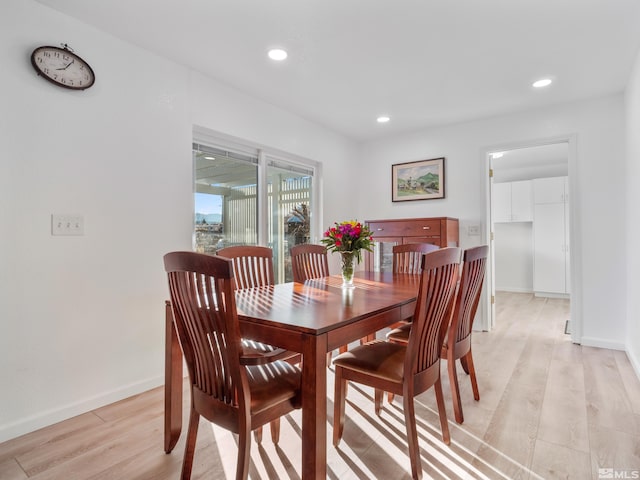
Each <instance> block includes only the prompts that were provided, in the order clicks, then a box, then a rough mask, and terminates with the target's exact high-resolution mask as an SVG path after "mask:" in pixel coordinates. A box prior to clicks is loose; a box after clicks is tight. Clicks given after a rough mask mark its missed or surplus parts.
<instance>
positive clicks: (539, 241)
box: [533, 203, 566, 293]
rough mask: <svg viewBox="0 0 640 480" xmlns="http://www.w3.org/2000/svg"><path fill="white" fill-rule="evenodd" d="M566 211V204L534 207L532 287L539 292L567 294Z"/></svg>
mask: <svg viewBox="0 0 640 480" xmlns="http://www.w3.org/2000/svg"><path fill="white" fill-rule="evenodd" d="M564 210H565V204H563V203H548V204H537V205H536V206H535V209H534V250H535V258H534V267H533V288H534V290H535V291H536V292H547V293H565V292H566V280H565V279H566V264H565V256H566V252H565V250H566V243H565V240H564V232H565V225H564Z"/></svg>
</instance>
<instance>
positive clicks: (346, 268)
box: [340, 252, 356, 288]
mask: <svg viewBox="0 0 640 480" xmlns="http://www.w3.org/2000/svg"><path fill="white" fill-rule="evenodd" d="M340 255H341V256H342V287H343V288H354V285H353V267H354V262H355V256H356V255H355V253H354V252H340Z"/></svg>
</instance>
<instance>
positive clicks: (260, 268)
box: [216, 245, 302, 442]
mask: <svg viewBox="0 0 640 480" xmlns="http://www.w3.org/2000/svg"><path fill="white" fill-rule="evenodd" d="M216 254H217V255H219V256H221V257H225V258H228V259H229V260H231V262H232V264H233V274H234V282H235V283H234V284H235V288H236V290H242V289H245V288H252V287H264V286H270V285H273V284H274V283H275V275H274V273H273V250H272V249H270V248H269V247H263V246H260V245H236V246H233V247H226V248H221V249H220V250H218V251H217V252H216ZM242 346H243V348H244V350H245V354H247V352H248V351H252V354H253V356H254V357H255V358H260V357H261V356H265V355H266V356H267V357H270V356H275V357H276V358H277V359H279V360H286V361H287V362H289V363H292V364H299V363H300V361H301V360H302V355H300V354H299V353H298V352H291V351H286V350H283V349H281V348H278V347H275V346H273V345H268V344H265V343H262V342H257V341H255V340H251V339H247V338H243V339H242ZM279 429H280V422H279V421H278V420H276V421H274V422H272V423H271V436H272V437H274V435H275V436H277V435H278V433H277V432H278V431H279ZM274 430H275V431H274ZM254 435H255V438H256V441H257V442H260V441H262V429H261V428H258V429H256V430H254Z"/></svg>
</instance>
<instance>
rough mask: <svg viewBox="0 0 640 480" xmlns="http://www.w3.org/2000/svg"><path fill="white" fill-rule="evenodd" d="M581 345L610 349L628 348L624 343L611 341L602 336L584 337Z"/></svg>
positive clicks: (623, 349)
mask: <svg viewBox="0 0 640 480" xmlns="http://www.w3.org/2000/svg"><path fill="white" fill-rule="evenodd" d="M580 345H582V346H583V347H598V348H608V349H609V350H622V351H625V350H626V348H625V345H624V343H620V342H611V341H609V340H603V339H602V338H593V337H582V338H581V339H580Z"/></svg>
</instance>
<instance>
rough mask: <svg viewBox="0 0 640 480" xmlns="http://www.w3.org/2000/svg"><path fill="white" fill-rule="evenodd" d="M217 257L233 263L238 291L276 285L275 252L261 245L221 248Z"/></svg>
mask: <svg viewBox="0 0 640 480" xmlns="http://www.w3.org/2000/svg"><path fill="white" fill-rule="evenodd" d="M216 254H217V255H220V256H222V257H226V258H230V259H231V260H232V262H233V271H234V275H235V282H236V289H238V290H240V289H244V288H251V287H264V286H267V285H273V284H274V283H275V276H274V274H273V250H272V249H270V248H269V247H263V246H260V245H236V246H233V247H226V248H221V249H220V250H218V251H217V252H216Z"/></svg>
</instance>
